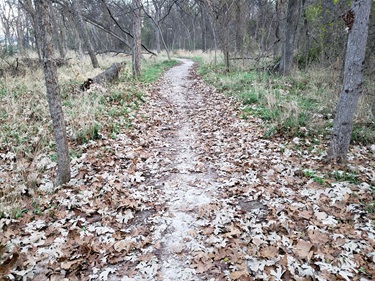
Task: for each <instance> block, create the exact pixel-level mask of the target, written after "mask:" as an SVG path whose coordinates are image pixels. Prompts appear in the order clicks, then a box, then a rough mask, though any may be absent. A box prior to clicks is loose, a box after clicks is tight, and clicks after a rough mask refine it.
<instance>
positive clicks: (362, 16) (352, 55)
mask: <svg viewBox="0 0 375 281" xmlns="http://www.w3.org/2000/svg"><path fill="white" fill-rule="evenodd" d="M371 2H372V0H354V2H353V5H352V7H351V9H350V10H349V11H348V12H347V13H346V14H345V15H344V16H343V18H344V20H345V22H346V24H347V28H348V30H350V33H349V37H348V42H347V49H346V57H345V69H344V82H343V86H342V91H341V95H340V99H339V102H338V104H337V108H336V116H335V120H334V125H333V131H332V139H331V143H330V147H329V149H328V155H327V160H328V161H329V162H330V161H335V160H336V161H337V162H338V163H342V162H345V161H346V156H347V153H348V150H349V144H350V139H351V134H352V130H353V119H354V113H355V109H356V107H357V104H358V100H359V97H360V96H361V94H362V84H363V67H364V61H365V53H366V44H367V36H368V22H369V16H370V11H371Z"/></svg>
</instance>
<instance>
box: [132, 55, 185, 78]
mask: <svg viewBox="0 0 375 281" xmlns="http://www.w3.org/2000/svg"><path fill="white" fill-rule="evenodd" d="M178 63H179V62H178V61H176V60H165V61H162V62H157V63H153V64H146V65H144V66H143V67H142V74H141V77H140V78H139V81H140V82H143V83H152V82H155V81H156V80H157V79H158V78H159V77H160V75H161V74H162V73H163V72H164V71H165V70H167V69H169V68H171V67H173V66H175V65H177V64H178Z"/></svg>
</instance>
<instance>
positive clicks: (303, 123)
mask: <svg viewBox="0 0 375 281" xmlns="http://www.w3.org/2000/svg"><path fill="white" fill-rule="evenodd" d="M192 58H193V59H195V60H196V61H197V62H199V68H198V73H199V74H200V75H202V76H203V78H204V80H205V81H206V82H207V83H209V84H211V85H213V86H214V87H215V88H216V89H218V90H219V91H220V92H223V93H225V94H227V95H230V96H234V97H237V98H238V99H239V100H240V101H241V102H242V104H243V107H242V113H241V114H240V117H241V118H244V119H246V118H248V116H250V115H251V116H257V117H259V118H261V119H262V120H264V121H265V122H264V127H265V134H264V137H266V138H270V137H273V136H284V137H296V136H298V137H303V136H308V137H313V138H320V137H325V138H327V137H329V135H330V129H331V128H332V124H333V117H334V110H335V107H336V101H337V99H338V94H339V93H340V90H341V89H340V85H338V83H337V82H338V81H337V76H338V74H337V73H336V72H334V71H332V70H331V69H321V68H317V67H315V68H314V67H310V68H308V69H307V70H306V71H295V72H293V73H292V75H290V76H288V77H283V76H279V75H274V74H270V73H269V72H267V71H264V70H262V69H257V70H251V69H252V68H254V65H251V64H250V63H249V64H243V63H242V62H241V63H239V62H233V63H232V71H231V72H230V73H226V72H225V67H224V65H223V64H222V63H220V62H217V63H214V62H213V61H212V59H211V60H210V59H208V58H207V56H205V55H204V54H202V55H200V56H192ZM370 86H371V85H369V83H367V86H366V87H370ZM368 91H369V89H366V91H365V92H368ZM368 99H369V97H368V96H363V97H362V99H361V101H360V103H359V106H358V108H357V114H356V119H355V124H354V129H353V135H352V142H353V143H362V144H370V143H375V133H374V132H375V130H374V128H375V127H374V126H375V119H373V118H372V119H371V114H370V108H369V107H370V101H369V100H368Z"/></svg>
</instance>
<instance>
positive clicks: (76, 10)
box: [72, 0, 99, 68]
mask: <svg viewBox="0 0 375 281" xmlns="http://www.w3.org/2000/svg"><path fill="white" fill-rule="evenodd" d="M72 12H73V15H74V19H75V22H76V24H77V28H78V30H79V34H80V37H81V38H82V40H83V42H84V43H85V45H86V48H87V52H88V53H89V56H90V59H91V63H92V66H93V67H94V68H99V62H98V59H97V58H96V55H95V52H94V48H93V47H92V43H91V40H90V38H89V35H88V33H87V31H86V28H85V24H84V23H83V19H82V15H81V6H80V0H73V1H72Z"/></svg>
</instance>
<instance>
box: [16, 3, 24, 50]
mask: <svg viewBox="0 0 375 281" xmlns="http://www.w3.org/2000/svg"><path fill="white" fill-rule="evenodd" d="M17 12H18V15H17V19H16V30H17V44H18V50H19V51H20V53H21V54H23V53H24V51H25V47H24V38H25V37H24V31H23V30H22V18H23V14H22V9H21V5H20V4H19V3H18V8H17Z"/></svg>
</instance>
